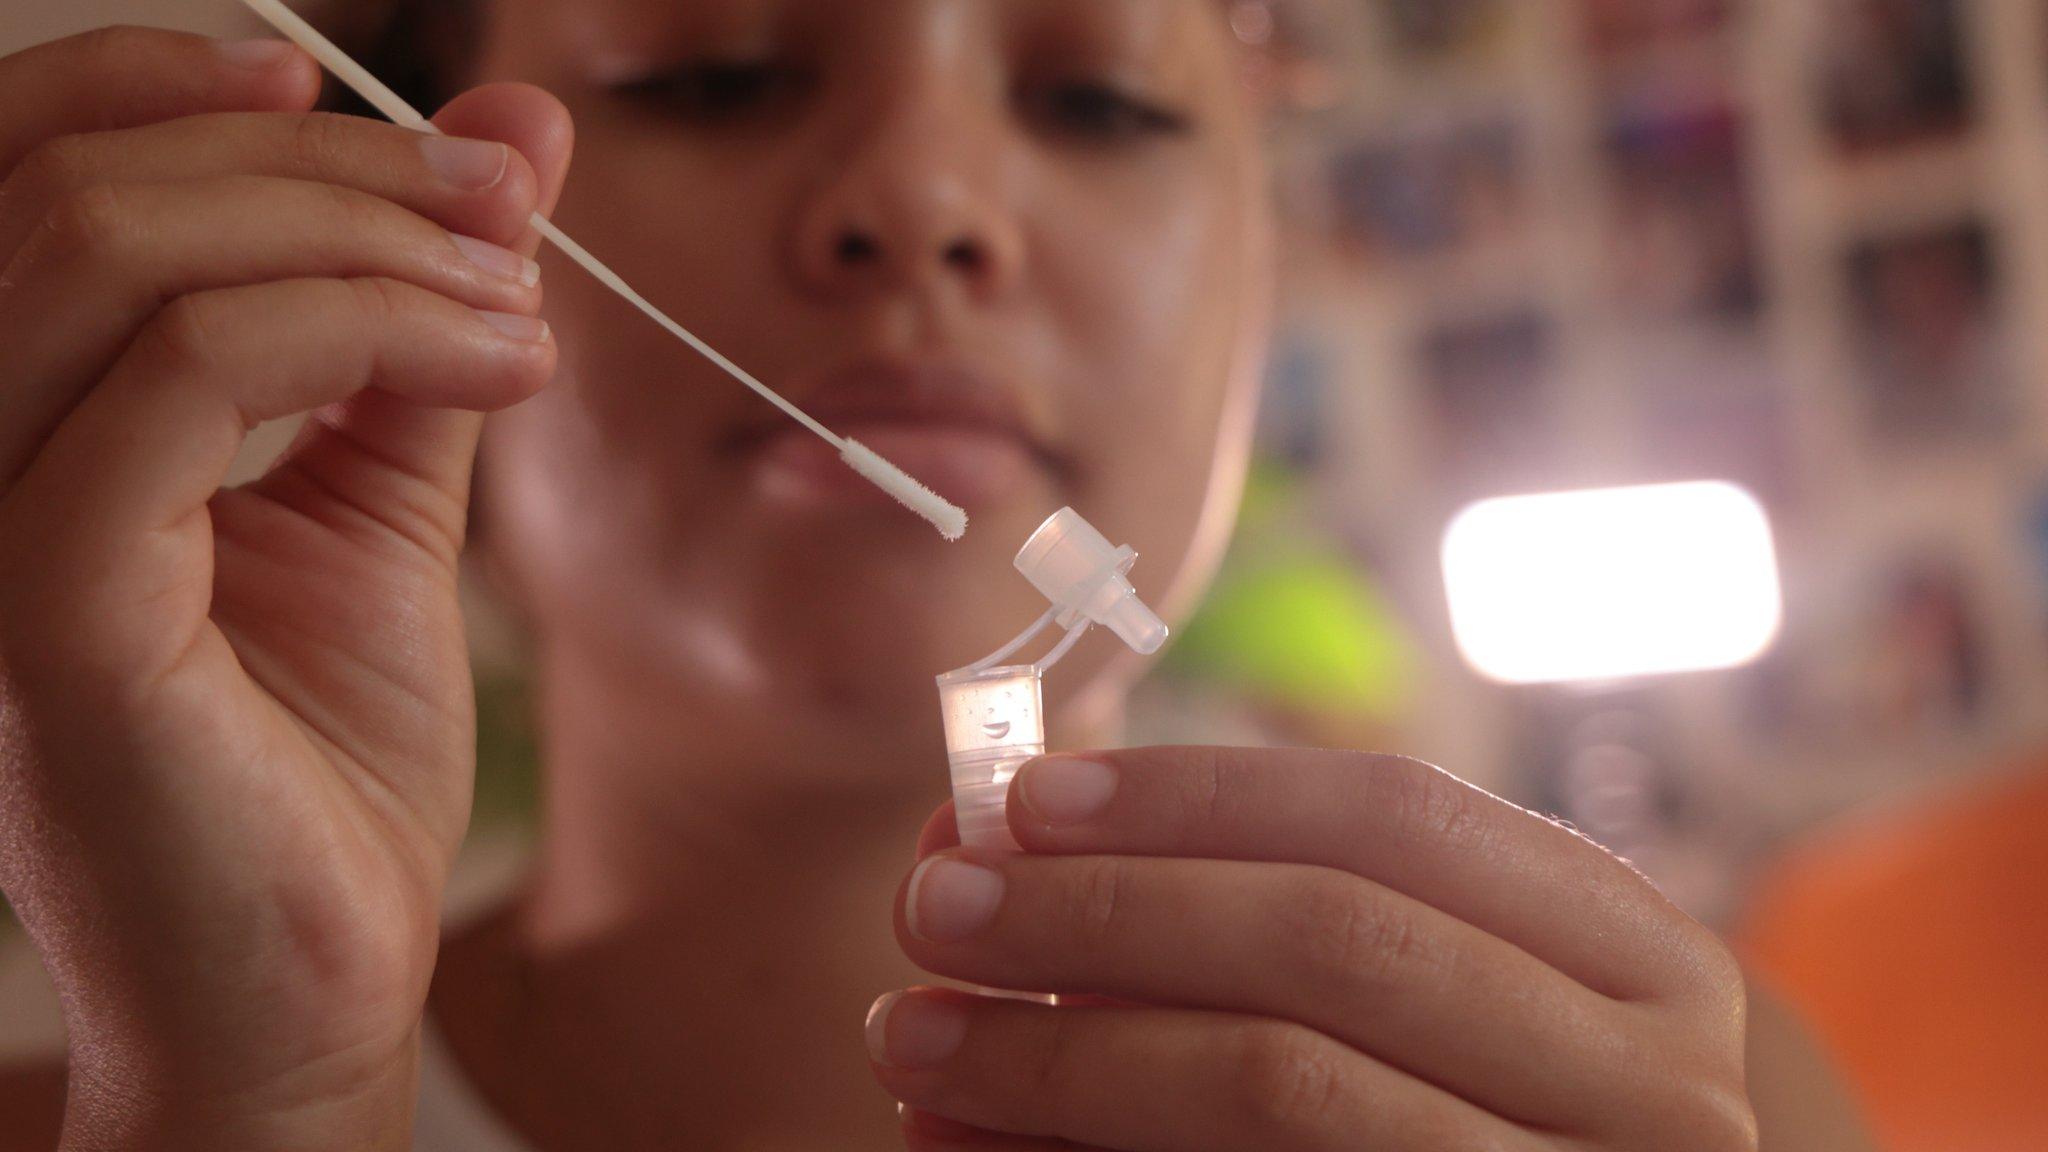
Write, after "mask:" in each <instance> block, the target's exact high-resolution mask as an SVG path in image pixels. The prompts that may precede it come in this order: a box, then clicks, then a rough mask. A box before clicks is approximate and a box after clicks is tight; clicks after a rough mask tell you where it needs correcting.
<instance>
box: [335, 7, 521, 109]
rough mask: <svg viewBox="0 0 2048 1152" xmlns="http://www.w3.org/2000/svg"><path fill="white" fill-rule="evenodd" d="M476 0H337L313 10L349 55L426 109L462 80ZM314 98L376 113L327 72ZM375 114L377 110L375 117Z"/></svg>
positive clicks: (472, 40)
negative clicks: (383, 0) (379, 0)
mask: <svg viewBox="0 0 2048 1152" xmlns="http://www.w3.org/2000/svg"><path fill="white" fill-rule="evenodd" d="M482 4H483V0H388V2H386V3H381V4H380V3H371V4H364V3H360V2H357V0H337V2H335V3H332V4H329V5H327V6H326V8H325V9H324V10H323V11H321V12H319V13H318V14H317V15H316V16H315V18H314V19H315V22H316V23H318V24H319V25H320V26H321V30H322V31H324V32H326V33H327V34H328V35H329V36H331V37H333V38H334V40H335V42H336V43H338V44H339V45H341V47H342V49H343V50H345V51H346V52H348V54H349V55H351V56H353V57H355V58H356V59H357V60H358V61H360V62H361V63H362V65H363V67H365V68H368V69H369V70H370V74H371V75H372V76H375V77H377V78H378V79H380V80H382V81H384V83H386V84H388V85H390V86H391V88H392V90H393V91H395V92H397V93H398V94H399V95H400V96H402V97H404V98H405V101H406V103H408V104H411V105H412V106H413V107H415V108H418V109H419V110H421V111H422V112H424V113H426V114H427V115H429V116H431V115H433V114H434V111H435V110H436V109H438V108H440V107H441V105H443V104H446V103H447V102H448V101H450V100H452V99H454V98H455V97H456V96H457V95H458V94H460V93H461V92H462V90H463V89H464V88H466V87H468V84H467V77H468V76H469V74H470V72H471V68H472V60H473V58H474V56H475V54H476V49H477V46H478V43H479V42H480V41H481V39H482V37H483V11H482ZM320 106H321V107H323V108H325V109H328V110H329V111H334V112H348V113H353V114H355V115H359V116H371V117H376V116H377V113H376V111H375V110H374V109H372V108H371V107H370V106H369V105H368V104H366V103H364V102H363V101H362V100H361V99H360V98H359V97H357V96H356V95H355V93H353V92H350V91H349V90H348V89H347V88H345V87H343V86H342V85H340V84H338V83H336V82H335V81H334V79H333V77H331V76H330V77H328V78H327V84H326V88H325V90H324V91H323V93H322V95H321V101H320ZM379 118H380V119H381V117H379Z"/></svg>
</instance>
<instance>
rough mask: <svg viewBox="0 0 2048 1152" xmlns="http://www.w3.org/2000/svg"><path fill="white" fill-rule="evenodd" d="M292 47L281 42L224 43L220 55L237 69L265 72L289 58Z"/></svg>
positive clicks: (249, 41) (240, 41) (241, 41)
mask: <svg viewBox="0 0 2048 1152" xmlns="http://www.w3.org/2000/svg"><path fill="white" fill-rule="evenodd" d="M292 51H293V49H292V46H291V45H290V44H288V43H286V42H285V41H283V40H267V39H266V40H235V41H232V42H227V41H224V42H222V43H221V45H220V54H221V56H222V57H223V58H225V59H226V60H227V62H228V63H230V64H232V65H234V66H235V67H237V68H247V69H249V70H251V71H254V72H266V71H269V70H270V69H272V68H275V67H277V66H278V65H279V64H282V63H284V62H285V61H286V60H288V59H290V58H291V55H292Z"/></svg>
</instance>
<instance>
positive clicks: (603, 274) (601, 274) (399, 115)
mask: <svg viewBox="0 0 2048 1152" xmlns="http://www.w3.org/2000/svg"><path fill="white" fill-rule="evenodd" d="M242 3H243V4H244V5H245V6H247V7H248V9H249V10H250V11H252V12H254V13H256V15H258V16H260V17H262V18H263V20H264V22H265V23H267V24H269V25H270V26H271V27H273V28H275V29H277V30H278V31H279V32H280V33H283V34H284V36H285V37H286V38H287V39H289V40H291V41H292V42H293V43H294V44H297V45H298V46H299V47H301V48H303V49H305V50H306V51H307V52H309V53H311V54H312V55H313V58H314V59H316V60H318V61H320V63H321V65H322V66H323V67H325V68H326V69H327V70H328V71H329V72H332V73H334V75H335V78H336V79H338V80H340V81H341V82H342V83H343V84H346V85H348V87H349V88H350V89H351V90H353V91H354V92H355V94H356V95H358V96H361V97H362V98H363V99H364V100H366V101H368V102H369V104H370V106H371V107H373V108H375V109H376V110H377V111H379V112H382V113H383V114H384V115H385V116H387V117H389V118H390V120H391V122H392V123H394V124H397V125H399V126H400V127H403V128H411V129H413V130H415V131H418V132H430V133H433V134H435V135H440V131H441V130H440V129H438V128H436V127H434V124H433V122H432V121H430V120H428V119H427V118H426V117H425V116H422V115H420V113H419V112H418V111H417V110H416V109H414V108H413V107H412V105H410V104H407V103H406V102H405V101H404V100H402V99H400V98H399V96H398V93H396V92H393V91H392V90H391V89H390V88H389V87H387V86H385V84H384V82H383V81H381V80H379V79H377V78H376V77H375V76H372V75H370V72H369V70H368V69H366V68H364V67H363V66H362V65H360V64H358V63H356V62H355V61H354V60H352V59H350V58H349V55H348V53H346V52H343V51H342V50H341V49H340V48H339V47H337V46H336V45H335V44H334V42H333V41H331V40H329V39H328V38H327V37H325V36H323V35H321V34H320V31H319V30H318V29H316V28H314V27H313V26H312V25H311V24H308V23H306V22H305V20H303V19H301V18H300V17H299V14H298V13H296V12H293V11H292V10H291V9H290V8H287V7H285V6H284V4H283V3H282V2H281V0H242ZM532 224H533V228H534V230H535V231H536V232H539V233H540V235H541V237H542V238H543V239H545V240H546V241H547V242H548V243H550V244H553V245H554V246H555V247H556V248H557V249H559V250H560V251H561V252H562V254H563V255H565V256H567V257H569V259H571V260H574V261H575V262H576V263H578V264H581V265H582V266H583V268H584V269H585V270H586V271H588V272H589V273H590V274H591V275H592V276H595V277H597V278H598V280H599V281H601V282H602V283H603V284H604V285H605V286H606V287H607V288H610V289H611V290H612V291H613V292H616V293H618V294H619V295H620V296H622V297H624V298H625V300H626V301H627V302H628V303H630V304H632V305H633V307H635V308H638V309H639V310H640V311H642V312H644V313H646V314H647V317H648V319H650V320H653V321H654V322H655V323H656V324H659V325H661V326H662V327H663V328H665V329H667V330H668V331H669V333H670V334H671V335H673V336H675V337H676V339H678V340H681V341H682V342H683V343H685V344H688V345H689V346H690V347H692V348H694V349H696V350H697V352H698V353H699V354H700V355H702V356H703V357H704V358H705V359H707V360H709V361H711V362H712V363H713V364H716V365H718V367H720V368H722V369H724V370H725V372H726V373H727V374H728V375H730V376H731V377H732V378H733V379H735V380H738V381H739V382H740V383H742V384H745V385H746V386H747V387H749V388H751V389H753V390H754V391H755V392H756V393H757V394H759V395H760V397H761V398H762V399H764V400H766V401H768V402H769V403H770V404H773V405H775V406H776V407H777V408H780V409H782V411H783V412H785V413H787V414H788V415H789V417H790V419H792V420H795V421H796V422H797V423H799V424H802V425H803V426H804V427H806V428H808V429H810V430H811V431H812V432H815V433H817V434H818V436H819V437H820V438H822V439H823V440H824V441H825V442H826V443H827V444H830V445H832V447H833V448H835V449H837V450H838V451H839V458H840V459H841V460H843V461H845V462H846V466H847V467H849V468H851V469H853V470H854V471H855V472H858V473H860V474H861V475H862V476H864V477H866V478H867V479H868V480H869V481H870V482H872V483H873V484H874V485H875V486H876V487H878V488H880V489H881V490H882V491H884V492H887V493H888V494H889V495H891V496H893V497H895V498H896V500H897V501H898V502H899V503H901V504H902V505H903V506H904V507H906V508H908V509H910V510H911V511H912V512H915V513H917V514H918V515H919V516H922V517H924V518H925V519H926V520H929V521H931V523H932V526H933V527H935V528H937V529H938V530H939V534H940V535H942V536H944V537H945V538H946V539H948V540H958V539H960V537H961V536H963V535H965V534H966V532H967V513H966V512H964V511H962V510H960V509H959V508H958V507H956V506H954V505H953V504H951V503H949V502H947V501H946V500H945V499H944V498H942V497H941V496H939V495H938V493H936V492H933V491H932V490H931V489H929V488H927V487H925V486H924V485H922V484H920V483H918V482H917V481H916V480H915V479H913V478H911V476H910V475H909V474H907V473H905V472H904V471H903V470H902V469H901V468H898V467H896V466H895V465H894V464H891V463H889V462H888V461H887V460H884V459H883V458H882V457H880V456H878V455H876V454H875V453H874V452H873V451H871V450H870V449H868V448H867V447H866V446H865V445H862V444H861V443H859V442H858V441H855V440H850V439H847V438H846V437H843V436H840V435H837V434H836V433H834V432H833V431H832V430H831V429H830V428H827V427H825V426H824V425H823V424H820V423H818V422H817V421H816V420H814V419H812V418H811V416H810V415H809V414H808V413H806V412H804V411H803V409H801V408H798V407H797V406H796V405H794V404H792V403H790V402H789V401H788V400H785V399H783V398H782V397H781V396H780V395H779V394H777V393H776V391H775V390H774V389H773V388H770V387H768V386H767V385H766V384H763V383H761V382H760V381H759V380H757V379H755V378H754V376H753V374H752V373H749V372H748V371H747V370H746V369H744V368H741V367H740V366H739V365H737V364H735V363H733V362H732V361H731V360H728V359H726V358H725V357H724V356H723V355H721V354H720V353H719V351H718V350H717V349H715V348H713V347H712V346H711V345H709V344H706V343H705V342H704V341H702V340H700V339H698V338H697V336H696V335H695V334H694V333H692V332H691V331H690V330H689V329H687V328H685V327H683V326H682V325H681V324H678V323H676V322H675V321H674V320H672V319H670V318H669V317H668V315H667V314H666V313H664V312H662V311H661V310H660V309H659V308H656V307H655V306H654V305H653V304H651V303H649V302H648V300H647V298H646V297H644V296H642V295H640V293H638V292H635V291H634V290H633V288H632V286H631V285H628V284H627V283H626V282H625V280H623V279H621V278H620V276H619V274H618V273H616V272H614V271H612V270H611V269H610V268H609V267H607V266H606V265H605V263H604V262H603V261H601V260H599V259H598V258H597V257H595V256H593V255H591V254H590V251H589V250H588V249H586V248H584V247H583V245H581V244H578V243H577V242H576V241H574V240H571V239H570V238H569V237H568V235H567V234H566V233H564V232H563V231H562V230H561V229H559V228H557V227H555V226H554V224H552V223H550V222H549V221H548V220H547V219H546V218H545V217H543V216H542V215H541V214H540V213H538V212H536V213H534V214H533V220H532Z"/></svg>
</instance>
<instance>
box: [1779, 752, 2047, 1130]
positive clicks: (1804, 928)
mask: <svg viewBox="0 0 2048 1152" xmlns="http://www.w3.org/2000/svg"><path fill="white" fill-rule="evenodd" d="M1739 942H1740V944H1741V945H1742V946H1743V947H1744V949H1745V952H1746V959H1748V960H1749V961H1750V963H1751V964H1752V965H1753V966H1754V967H1755V969H1756V970H1757V972H1758V974H1759V975H1760V976H1762V977H1763V979H1764V980H1765V981H1766V982H1768V983H1769V984H1770V985H1771V986H1772V987H1774V988H1775V989H1776V990H1777V991H1778V992H1780V993H1781V994H1783V995H1784V996H1785V997H1786V998H1787V999H1789V1000H1790V1001H1791V1002H1792V1003H1793V1004H1794V1005H1795V1006H1796V1007H1797V1008H1798V1009H1799V1010H1800V1012H1801V1013H1802V1014H1803V1015H1804V1016H1805V1017H1806V1018H1807V1021H1808V1023H1810V1024H1811V1025H1812V1027H1813V1028H1814V1029H1815V1030H1816V1031H1817V1032H1818V1033H1819V1034H1820V1035H1821V1038H1822V1041H1823V1042H1824V1044H1825V1045H1826V1046H1827V1047H1828V1048H1829V1049H1830V1050H1831V1052H1832V1053H1833V1055H1834V1056H1835V1058H1836V1059H1837V1060H1838V1061H1839V1062H1840V1064H1841V1067H1842V1069H1843V1071H1844V1074H1845V1075H1847V1076H1848V1077H1849V1078H1850V1079H1851V1081H1852V1082H1853V1087H1854V1090H1855V1092H1856V1094H1857V1095H1858V1096H1859V1097H1860V1098H1861V1102H1862V1105H1863V1108H1864V1110H1865V1114H1866V1115H1867V1116H1868V1118H1869V1120H1870V1124H1871V1126H1872V1128H1873V1129H1875V1131H1876V1133H1877V1135H1878V1137H1879V1139H1880V1141H1881V1142H1882V1145H1883V1147H1885V1148H1886V1149H1888V1150H1891V1152H1923V1150H1924V1152H1936V1150H1939V1152H2012V1150H2018V1149H2030V1148H2031V1149H2040V1148H2048V762H2044V763H2042V764H2039V765H2036V766H2035V770H2034V771H2033V772H2032V773H2030V774H2029V775H2027V776H2026V777H2024V778H2022V779H2020V780H2017V781H2007V782H2001V783H2000V784H1999V785H1997V786H1995V787H1991V788H1978V789H1974V790H1972V791H1970V792H1969V793H1967V794H1966V795H1963V796H1960V797H1957V798H1954V799H1950V800H1944V801H1942V802H1941V803H1940V804H1939V805H1938V806H1937V807H1936V808H1934V809H1933V810H1927V809H1921V810H1917V811H1914V812H1911V813H1898V814H1891V815H1886V816H1884V817H1881V818H1876V819H1872V820H1868V821H1863V822H1861V823H1859V824H1858V825H1856V826H1855V827H1852V828H1847V829H1844V830H1842V831H1838V832H1834V833H1830V834H1828V835H1826V836H1824V837H1823V838H1821V839H1819V840H1817V841H1815V842H1813V843H1811V844H1810V845H1808V846H1806V847H1803V848H1801V849H1799V850H1797V851H1795V852H1794V853H1792V854H1791V856H1790V857H1789V858H1788V859H1787V860H1786V861H1785V862H1784V863H1783V864H1782V865H1781V866H1780V868H1779V869H1778V870H1776V871H1775V872H1774V873H1773V874H1771V875H1770V876H1768V877H1766V879H1765V882H1764V884H1763V885H1762V886H1761V888H1760V889H1759V894H1758V900H1757V902H1756V904H1755V905H1754V908H1753V911H1752V914H1751V916H1750V917H1749V920H1748V923H1747V925H1746V926H1745V929H1744V931H1743V932H1742V933H1740V937H1739Z"/></svg>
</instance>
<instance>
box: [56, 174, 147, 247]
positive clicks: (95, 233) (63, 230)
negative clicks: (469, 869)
mask: <svg viewBox="0 0 2048 1152" xmlns="http://www.w3.org/2000/svg"><path fill="white" fill-rule="evenodd" d="M133 233H134V224H133V217H132V215H131V214H130V212H129V210H128V205H127V202H126V199H125V197H124V196H123V195H122V193H121V191H120V190H119V189H118V188H116V187H114V186H113V185H111V184H92V185H87V186H86V187H83V188H78V189H75V190H73V191H70V192H66V193H64V194H63V195H61V196H59V197H58V198H57V199H56V201H55V202H54V203H52V204H51V206H50V210H49V211H48V212H47V213H45V214H44V216H43V235H44V243H45V244H46V245H47V246H48V247H49V248H50V249H51V250H53V251H54V252H55V253H56V254H59V255H61V256H62V257H64V258H68V259H75V260H105V259H108V258H110V257H111V256H112V255H113V254H114V253H115V252H117V251H119V250H120V249H122V248H124V247H126V246H127V245H128V244H129V242H130V238H131V237H132V235H133Z"/></svg>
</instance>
